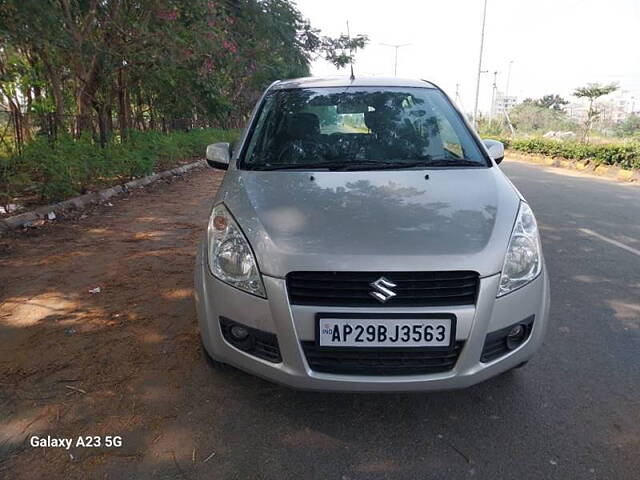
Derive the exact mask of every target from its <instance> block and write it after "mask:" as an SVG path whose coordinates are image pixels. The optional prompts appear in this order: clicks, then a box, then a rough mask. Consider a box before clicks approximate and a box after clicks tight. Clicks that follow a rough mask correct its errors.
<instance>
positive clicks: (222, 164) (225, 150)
mask: <svg viewBox="0 0 640 480" xmlns="http://www.w3.org/2000/svg"><path fill="white" fill-rule="evenodd" d="M206 156H207V163H208V164H209V166H210V167H212V168H219V169H221V170H226V169H228V168H229V160H231V148H230V146H229V143H227V142H221V143H212V144H211V145H209V146H207V155H206Z"/></svg>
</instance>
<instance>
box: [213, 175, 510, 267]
mask: <svg viewBox="0 0 640 480" xmlns="http://www.w3.org/2000/svg"><path fill="white" fill-rule="evenodd" d="M427 174H428V178H425V177H426V175H427ZM233 177H235V178H233ZM219 199H221V200H222V201H223V202H224V203H225V204H226V205H227V207H228V208H229V210H230V211H231V213H232V214H233V215H234V217H235V218H236V220H237V221H238V223H239V224H240V227H241V228H242V230H243V232H244V233H245V235H246V236H247V239H248V240H249V242H250V243H251V246H252V247H253V250H254V252H255V254H256V258H257V261H258V265H259V268H260V270H261V272H262V273H263V274H266V275H270V276H276V277H284V276H285V275H286V274H287V273H288V272H290V271H301V270H327V271H338V270H343V271H427V270H431V271H441V270H474V271H476V272H478V273H479V274H480V275H481V276H486V275H492V274H495V273H497V272H499V271H500V270H501V268H502V263H503V261H504V255H505V251H506V248H507V245H508V241H509V236H510V233H511V229H512V227H513V223H514V221H515V217H516V214H517V210H518V205H519V196H518V194H517V193H516V191H515V189H514V188H513V187H512V186H511V184H510V182H509V181H508V180H507V179H506V177H505V176H504V174H503V173H502V172H501V171H500V170H499V169H498V168H487V169H443V170H430V171H428V172H427V171H420V170H402V171H399V170H393V171H390V170H381V171H368V172H365V171H354V172H335V171H333V172H332V171H320V172H297V171H276V172H274V171H271V172H268V171H267V172H264V171H263V172H258V171H240V170H233V171H229V172H228V173H227V178H225V182H224V185H223V188H222V191H221V195H220V196H219Z"/></svg>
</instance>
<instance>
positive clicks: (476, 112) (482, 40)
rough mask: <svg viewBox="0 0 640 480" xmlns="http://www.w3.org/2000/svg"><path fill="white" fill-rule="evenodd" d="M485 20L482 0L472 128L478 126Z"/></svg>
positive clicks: (485, 14)
mask: <svg viewBox="0 0 640 480" xmlns="http://www.w3.org/2000/svg"><path fill="white" fill-rule="evenodd" d="M486 20H487V0H484V9H483V12H482V33H481V34H480V56H479V59H478V78H477V80H476V100H475V103H474V106H473V128H476V129H477V128H478V96H479V95H480V75H481V74H482V50H483V49H484V25H485V22H486Z"/></svg>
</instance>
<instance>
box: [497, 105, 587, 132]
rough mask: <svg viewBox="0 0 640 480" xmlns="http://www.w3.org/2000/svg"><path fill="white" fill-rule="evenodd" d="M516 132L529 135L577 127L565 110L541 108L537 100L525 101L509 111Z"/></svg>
mask: <svg viewBox="0 0 640 480" xmlns="http://www.w3.org/2000/svg"><path fill="white" fill-rule="evenodd" d="M509 117H510V118H511V122H512V123H513V126H514V128H515V129H516V130H518V131H520V132H528V133H543V132H548V131H550V130H573V129H574V128H576V126H577V125H575V124H573V123H572V121H571V120H570V119H569V118H567V115H566V113H565V112H564V111H563V110H560V109H555V108H553V106H551V107H549V106H541V105H539V104H538V101H537V100H529V101H527V100H525V101H523V102H522V103H519V104H518V105H516V106H515V107H513V108H512V109H511V110H510V111H509Z"/></svg>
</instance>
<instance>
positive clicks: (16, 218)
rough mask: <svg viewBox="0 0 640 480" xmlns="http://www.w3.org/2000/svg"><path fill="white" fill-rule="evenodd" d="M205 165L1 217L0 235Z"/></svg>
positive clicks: (185, 168)
mask: <svg viewBox="0 0 640 480" xmlns="http://www.w3.org/2000/svg"><path fill="white" fill-rule="evenodd" d="M205 165H206V161H205V160H204V159H201V160H198V161H197V162H193V163H188V164H186V165H182V166H180V167H176V168H172V169H171V170H165V171H163V172H159V173H154V174H152V175H147V176H145V177H140V178H136V179H135V180H131V181H129V182H127V183H123V184H120V185H115V186H112V187H109V188H105V189H103V190H99V191H97V192H90V193H85V194H84V195H80V196H78V197H74V198H70V199H68V200H65V201H63V202H58V203H52V204H50V205H44V206H42V207H38V208H36V209H35V210H30V211H28V212H24V213H20V214H18V215H13V216H11V217H7V218H3V219H1V220H0V235H2V234H3V233H5V232H7V231H9V230H17V229H19V228H23V227H29V226H33V225H35V224H37V223H44V222H46V221H52V220H55V219H56V218H58V217H63V216H65V215H67V214H69V213H70V212H72V211H77V210H81V209H83V208H85V207H87V206H89V205H93V204H97V203H102V202H106V201H107V200H108V199H110V198H112V197H115V196H116V195H121V194H123V193H126V192H129V191H132V190H135V189H137V188H143V187H145V186H146V185H149V184H151V183H153V182H157V181H158V180H161V179H163V178H171V177H181V176H182V175H184V174H185V173H187V172H188V171H189V170H192V169H194V168H198V167H204V166H205Z"/></svg>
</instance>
